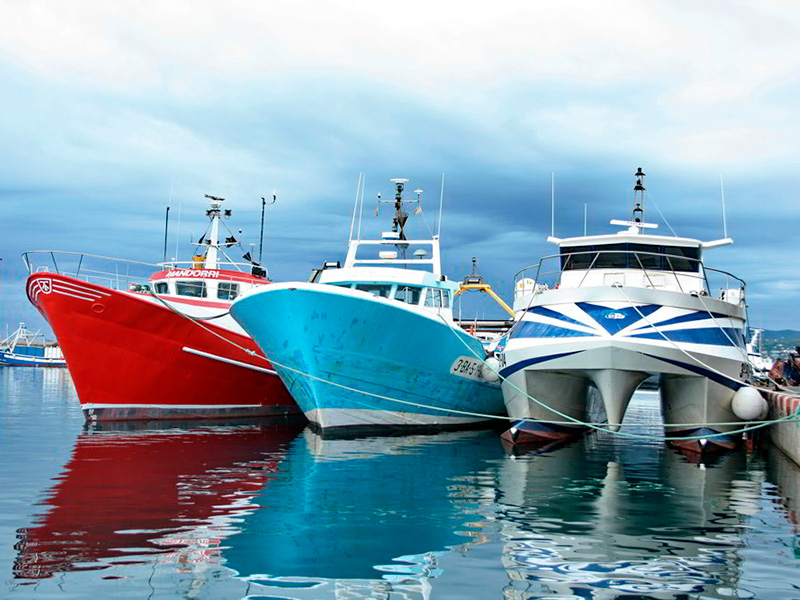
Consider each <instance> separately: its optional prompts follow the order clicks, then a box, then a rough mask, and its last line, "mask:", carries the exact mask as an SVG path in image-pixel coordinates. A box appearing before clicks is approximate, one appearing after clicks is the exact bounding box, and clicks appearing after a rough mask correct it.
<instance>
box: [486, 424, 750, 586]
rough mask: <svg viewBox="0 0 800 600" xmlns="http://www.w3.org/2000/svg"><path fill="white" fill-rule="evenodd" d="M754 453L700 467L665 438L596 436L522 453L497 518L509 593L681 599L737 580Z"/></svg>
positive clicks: (505, 482) (507, 471)
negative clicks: (747, 472) (749, 459)
mask: <svg viewBox="0 0 800 600" xmlns="http://www.w3.org/2000/svg"><path fill="white" fill-rule="evenodd" d="M744 468H745V464H744V454H743V453H741V452H734V453H732V454H730V455H728V456H725V457H723V458H722V460H721V461H720V462H718V463H717V464H715V465H713V466H706V465H703V464H700V465H698V464H691V463H690V462H688V461H687V460H686V458H685V457H683V456H681V455H680V454H677V453H676V452H674V451H672V450H670V449H668V448H665V447H664V445H663V444H656V443H631V442H630V441H626V442H624V443H620V444H617V443H615V442H609V441H608V440H606V441H605V442H604V441H603V440H600V442H598V440H597V439H596V438H595V437H592V438H587V439H583V440H580V441H577V442H575V443H573V444H571V445H569V446H566V447H563V448H560V449H558V450H557V451H555V452H553V453H549V454H547V453H545V454H531V455H525V456H516V457H510V458H509V459H508V460H507V461H506V462H505V464H504V465H503V466H502V467H501V469H500V472H499V474H498V492H499V494H498V507H497V510H498V511H499V514H498V515H497V518H498V519H499V520H501V521H502V523H503V525H502V535H503V537H504V540H505V542H504V548H503V552H502V553H503V563H504V565H505V567H506V569H507V571H508V574H509V577H510V579H511V581H512V583H511V585H510V588H511V589H507V590H506V594H507V596H506V597H508V598H529V597H541V596H545V597H549V596H551V595H552V596H558V597H570V598H574V597H580V598H592V599H611V598H619V597H637V598H639V597H647V598H675V597H687V596H686V595H687V594H697V593H701V592H704V593H710V591H711V590H712V589H720V590H723V589H724V588H728V587H730V586H735V583H736V580H737V576H738V570H737V565H738V563H739V562H740V560H739V559H738V558H737V552H738V550H739V548H740V547H741V545H742V541H741V538H740V534H741V529H742V528H743V527H744V525H743V523H744V521H745V520H746V517H747V515H748V514H750V513H751V512H752V507H754V506H756V505H757V502H758V497H759V492H760V484H759V483H758V482H754V481H747V480H738V479H737V477H739V476H740V474H741V473H742V472H743V469H744Z"/></svg>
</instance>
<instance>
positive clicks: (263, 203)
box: [258, 190, 278, 264]
mask: <svg viewBox="0 0 800 600" xmlns="http://www.w3.org/2000/svg"><path fill="white" fill-rule="evenodd" d="M277 201H278V195H277V194H276V193H275V190H272V202H267V199H266V198H264V196H261V236H260V237H259V239H258V262H259V264H261V255H262V252H263V251H264V209H265V208H266V207H267V204H275V203H276V202H277Z"/></svg>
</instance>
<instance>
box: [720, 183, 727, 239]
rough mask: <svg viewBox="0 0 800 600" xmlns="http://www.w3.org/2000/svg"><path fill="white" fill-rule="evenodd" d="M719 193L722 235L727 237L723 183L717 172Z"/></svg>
mask: <svg viewBox="0 0 800 600" xmlns="http://www.w3.org/2000/svg"><path fill="white" fill-rule="evenodd" d="M719 195H720V196H721V197H722V237H723V238H727V237H728V218H727V216H726V215H725V185H724V184H723V183H722V173H720V174H719Z"/></svg>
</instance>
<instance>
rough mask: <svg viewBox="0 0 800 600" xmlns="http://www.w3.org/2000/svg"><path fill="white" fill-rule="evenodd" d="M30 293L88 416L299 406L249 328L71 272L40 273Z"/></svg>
mask: <svg viewBox="0 0 800 600" xmlns="http://www.w3.org/2000/svg"><path fill="white" fill-rule="evenodd" d="M27 294H28V299H29V300H30V301H31V303H32V304H33V305H34V306H36V308H37V309H38V310H39V312H40V313H41V314H42V315H43V316H44V318H45V319H47V321H48V322H49V323H50V326H51V327H52V329H53V332H54V333H55V335H56V337H57V338H58V341H59V344H60V345H61V349H62V351H63V353H64V357H65V358H66V360H67V367H68V368H69V372H70V375H71V376H72V379H73V381H74V383H75V388H76V390H77V392H78V397H79V399H80V402H81V407H82V408H83V410H84V414H85V415H86V418H87V419H88V420H103V421H114V420H127V419H131V420H144V419H186V418H189V417H201V418H229V417H238V416H272V415H289V414H296V413H298V412H299V409H298V407H297V405H296V403H295V402H294V400H293V399H292V397H291V396H290V395H289V393H288V392H287V391H286V388H285V387H284V386H283V384H282V383H281V381H280V379H279V378H278V376H277V375H276V374H275V373H274V371H272V369H271V365H270V363H269V362H268V361H267V359H266V358H265V357H264V355H263V354H261V352H260V351H259V350H258V348H257V347H256V345H255V343H254V342H253V341H252V340H251V339H250V338H249V337H248V336H246V335H242V334H239V333H236V332H234V331H231V330H229V329H226V328H224V327H220V326H218V325H215V324H213V321H207V322H202V327H201V326H200V325H199V324H198V323H195V322H193V321H192V320H190V319H188V318H186V317H185V316H182V315H180V314H178V313H176V312H175V311H174V310H171V309H170V308H168V307H166V306H164V305H163V304H158V303H155V302H153V301H152V300H151V299H150V297H148V296H144V295H142V294H136V293H129V292H119V291H115V290H112V289H109V288H106V287H103V286H99V285H94V284H91V283H87V282H85V281H81V280H79V279H76V278H73V277H69V276H66V275H58V274H53V273H34V274H33V275H31V276H30V277H28V284H27ZM231 342H232V343H231ZM234 344H235V345H234ZM237 346H240V347H242V348H244V349H245V350H242V349H240V348H239V347H237ZM250 353H252V354H250Z"/></svg>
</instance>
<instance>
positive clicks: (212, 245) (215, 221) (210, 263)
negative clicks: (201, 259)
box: [204, 194, 225, 269]
mask: <svg viewBox="0 0 800 600" xmlns="http://www.w3.org/2000/svg"><path fill="white" fill-rule="evenodd" d="M205 196H206V198H208V199H209V200H211V208H209V209H208V210H207V211H206V216H207V217H209V218H210V219H211V230H210V232H209V234H208V251H207V252H206V260H205V265H204V267H205V268H206V269H216V268H217V266H218V258H217V252H218V250H219V222H220V216H221V214H222V210H221V209H220V207H221V206H222V201H223V200H225V198H220V197H218V196H210V195H208V194H206V195H205Z"/></svg>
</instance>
